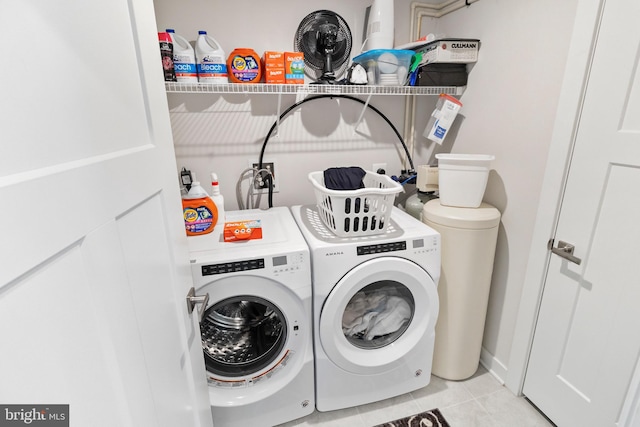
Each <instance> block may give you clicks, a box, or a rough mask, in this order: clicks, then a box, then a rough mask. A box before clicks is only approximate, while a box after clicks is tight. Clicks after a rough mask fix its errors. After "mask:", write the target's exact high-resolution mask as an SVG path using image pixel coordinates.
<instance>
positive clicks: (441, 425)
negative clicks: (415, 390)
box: [374, 409, 451, 427]
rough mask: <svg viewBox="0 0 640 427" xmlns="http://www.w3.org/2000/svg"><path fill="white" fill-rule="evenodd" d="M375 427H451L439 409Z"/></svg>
mask: <svg viewBox="0 0 640 427" xmlns="http://www.w3.org/2000/svg"><path fill="white" fill-rule="evenodd" d="M374 427H451V426H450V425H449V423H448V422H447V420H445V419H444V416H443V415H442V413H441V412H440V410H439V409H432V410H430V411H426V412H421V413H419V414H416V415H411V416H409V417H405V418H401V419H399V420H395V421H388V422H386V423H382V424H378V425H377V426H374Z"/></svg>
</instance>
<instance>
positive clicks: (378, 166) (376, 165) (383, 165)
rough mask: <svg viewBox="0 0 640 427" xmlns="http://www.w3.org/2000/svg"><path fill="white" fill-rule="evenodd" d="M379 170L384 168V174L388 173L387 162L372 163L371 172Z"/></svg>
mask: <svg viewBox="0 0 640 427" xmlns="http://www.w3.org/2000/svg"><path fill="white" fill-rule="evenodd" d="M379 170H383V171H384V172H383V174H385V175H386V173H387V164H386V163H374V164H373V165H371V172H375V173H378V171H379Z"/></svg>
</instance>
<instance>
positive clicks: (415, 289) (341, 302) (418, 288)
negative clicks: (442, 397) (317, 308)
mask: <svg viewBox="0 0 640 427" xmlns="http://www.w3.org/2000/svg"><path fill="white" fill-rule="evenodd" d="M438 308H439V303H438V292H437V288H436V284H435V282H434V281H433V279H432V278H431V276H430V275H429V274H428V273H427V272H426V271H425V270H424V269H423V268H421V267H420V266H418V265H417V264H415V263H413V262H411V261H409V260H407V259H404V258H397V257H381V258H375V259H372V260H369V261H366V262H363V263H362V264H360V265H358V266H356V267H354V268H353V269H351V270H350V271H349V272H348V273H347V274H345V275H344V276H343V277H342V278H341V279H340V281H339V282H338V283H336V284H335V286H334V287H333V290H332V291H331V293H330V294H329V296H328V297H327V298H326V300H325V302H324V304H323V306H322V310H321V313H320V322H319V328H318V334H319V338H320V343H321V345H322V348H323V349H324V351H325V352H326V354H327V356H328V357H329V358H330V359H331V361H332V362H333V363H335V364H336V365H338V366H340V367H341V368H343V369H345V370H346V371H348V372H353V373H357V374H363V375H366V374H371V373H378V372H380V371H384V370H388V369H393V368H394V367H396V366H399V365H401V364H402V363H403V358H404V356H405V355H407V354H409V353H410V352H411V351H413V350H414V349H415V348H416V345H418V343H419V342H424V341H423V340H430V341H433V339H434V336H435V324H436V320H437V318H438ZM425 357H426V356H425Z"/></svg>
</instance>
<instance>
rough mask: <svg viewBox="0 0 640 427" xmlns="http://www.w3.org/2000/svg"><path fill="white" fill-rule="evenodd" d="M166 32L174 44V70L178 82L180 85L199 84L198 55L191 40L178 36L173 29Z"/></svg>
mask: <svg viewBox="0 0 640 427" xmlns="http://www.w3.org/2000/svg"><path fill="white" fill-rule="evenodd" d="M166 31H167V34H169V37H171V41H172V43H173V68H174V70H175V73H176V80H177V81H178V82H180V83H198V72H197V69H196V53H195V51H194V50H193V47H191V44H190V43H189V40H187V39H185V38H184V37H182V36H180V35H178V34H176V32H175V31H174V30H173V29H171V28H167V30H166Z"/></svg>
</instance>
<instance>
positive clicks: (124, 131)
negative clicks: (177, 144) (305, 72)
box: [0, 0, 212, 427]
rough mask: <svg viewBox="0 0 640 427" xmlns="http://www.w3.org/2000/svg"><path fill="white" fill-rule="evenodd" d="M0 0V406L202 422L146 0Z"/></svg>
mask: <svg viewBox="0 0 640 427" xmlns="http://www.w3.org/2000/svg"><path fill="white" fill-rule="evenodd" d="M0 3H1V4H2V6H1V9H2V13H0V27H2V29H3V32H4V34H5V35H7V37H6V38H5V43H3V58H4V59H5V60H4V61H3V66H2V67H0V84H2V85H3V95H2V97H0V141H1V144H0V201H1V206H2V208H1V209H0V236H2V238H1V240H0V265H1V268H0V341H1V342H2V347H1V348H2V350H1V351H0V379H1V380H0V403H1V404H3V405H4V404H20V405H26V407H25V408H24V410H25V412H26V411H28V410H29V405H36V404H38V405H41V404H68V405H69V411H70V414H68V415H69V418H70V419H69V420H70V423H71V425H76V426H89V425H91V426H109V427H112V426H136V427H137V426H171V427H174V426H198V425H211V423H212V422H211V414H210V410H209V406H208V397H207V396H208V394H207V386H206V380H205V375H204V363H203V359H202V351H201V347H200V339H199V330H198V325H197V321H196V320H194V319H193V318H192V317H190V316H189V315H188V313H187V309H186V303H185V296H186V294H187V291H188V289H189V288H190V286H191V277H190V272H189V266H188V256H187V249H186V237H185V235H184V228H183V226H182V225H181V223H182V219H181V218H182V216H181V207H180V201H179V197H180V196H179V192H178V180H177V178H176V176H175V175H176V174H175V160H174V154H173V144H172V137H171V129H170V124H169V116H168V111H167V105H166V95H165V94H164V88H163V81H162V71H161V65H160V55H159V50H158V41H157V35H156V32H157V29H156V25H155V18H154V11H153V4H152V2H151V0H135V1H126V0H117V1H115V0H114V1H108V2H77V1H70V0H62V1H56V2H43V1H20V2H9V1H1V2H0ZM3 412H4V411H3ZM1 416H2V414H0V417H1ZM1 421H2V418H0V424H2V422H1Z"/></svg>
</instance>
